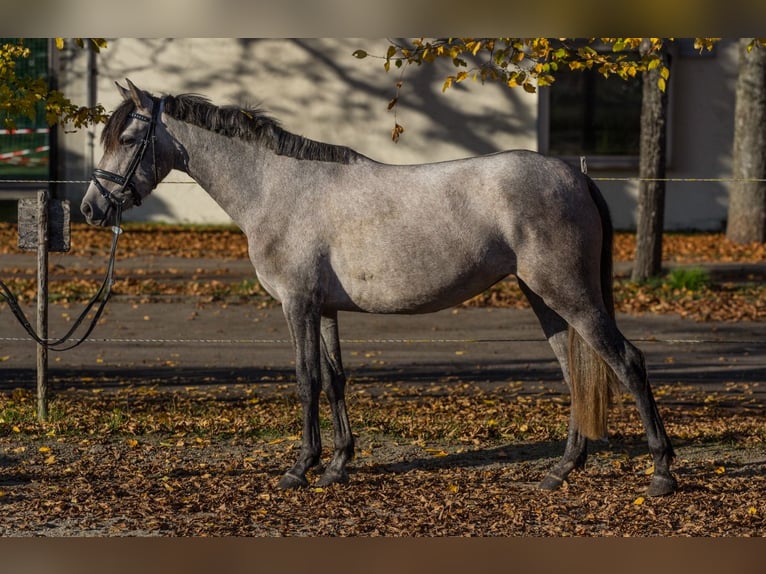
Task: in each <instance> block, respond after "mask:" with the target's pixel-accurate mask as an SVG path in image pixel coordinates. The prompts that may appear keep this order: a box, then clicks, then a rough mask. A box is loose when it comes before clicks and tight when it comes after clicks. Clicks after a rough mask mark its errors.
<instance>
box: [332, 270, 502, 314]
mask: <svg viewBox="0 0 766 574" xmlns="http://www.w3.org/2000/svg"><path fill="white" fill-rule="evenodd" d="M507 275H508V273H503V274H498V273H497V272H494V273H482V274H471V275H468V276H460V277H456V278H447V279H452V280H446V281H445V280H444V279H445V277H444V276H443V275H440V276H438V277H435V278H433V279H435V280H431V281H423V280H422V277H417V276H415V277H407V276H405V275H402V276H398V275H391V274H387V275H385V276H381V277H376V276H375V275H374V274H370V273H360V274H359V275H358V276H357V277H355V278H354V280H348V281H346V282H345V284H344V282H343V281H342V280H341V281H340V282H339V284H338V288H339V289H338V290H334V291H335V293H334V296H332V295H331V297H330V299H335V301H334V303H331V305H332V306H334V307H336V308H338V309H341V310H348V311H363V312H369V313H430V312H434V311H440V310H442V309H446V308H448V307H453V306H455V305H459V304H460V303H462V302H463V301H465V300H467V299H470V298H471V297H473V296H474V295H477V294H479V293H481V292H482V291H484V290H486V289H488V288H489V287H491V286H492V285H494V284H495V283H497V282H498V281H500V280H501V279H503V278H504V277H506V276H507ZM339 279H340V278H339Z"/></svg>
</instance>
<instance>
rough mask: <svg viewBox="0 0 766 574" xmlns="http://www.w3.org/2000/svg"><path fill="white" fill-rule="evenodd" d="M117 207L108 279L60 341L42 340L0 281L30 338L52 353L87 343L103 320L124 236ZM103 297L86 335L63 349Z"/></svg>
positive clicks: (7, 298)
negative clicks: (115, 264)
mask: <svg viewBox="0 0 766 574" xmlns="http://www.w3.org/2000/svg"><path fill="white" fill-rule="evenodd" d="M115 206H116V207H115V209H116V211H115V224H114V225H113V226H112V246H111V249H110V252H109V263H108V264H107V268H106V277H104V281H103V283H101V287H99V289H98V291H97V292H96V294H95V295H94V296H93V297H92V298H91V300H90V301H89V302H88V304H87V305H86V306H85V309H84V310H83V311H82V313H80V316H79V317H78V318H77V320H76V321H75V322H74V325H72V328H71V329H69V331H68V332H67V333H66V334H65V335H64V336H63V337H61V338H60V339H56V340H55V341H52V340H50V339H42V338H40V336H39V335H38V334H37V333H36V332H35V330H34V328H33V327H32V325H31V324H30V322H29V320H28V319H27V317H26V315H25V314H24V311H23V309H22V308H21V306H20V305H19V302H18V299H16V297H15V296H14V295H13V293H12V292H11V290H10V289H9V288H8V286H7V285H6V284H5V283H4V282H3V281H2V280H1V279H0V290H2V295H3V296H4V297H5V299H6V300H7V301H8V307H9V308H10V309H11V311H12V312H13V315H14V316H15V317H16V319H17V320H18V322H19V324H21V326H22V327H24V330H25V331H26V332H27V333H28V334H29V336H30V337H32V339H34V340H35V341H36V342H37V343H38V344H39V345H42V346H43V347H45V348H46V349H49V350H51V351H68V350H70V349H74V348H75V347H77V346H79V345H81V344H82V343H83V342H85V340H86V339H87V338H88V336H89V335H90V334H91V333H92V332H93V329H94V328H95V327H96V323H98V321H99V319H100V318H101V314H102V313H103V312H104V307H106V302H107V301H108V300H109V297H111V295H112V285H114V261H115V256H116V254H117V241H118V240H119V238H120V235H122V228H121V227H120V222H121V219H122V206H121V205H120V204H119V203H115ZM38 296H39V295H38ZM102 296H103V298H102V299H101V301H100V303H99V305H98V308H97V309H96V313H95V314H94V315H93V318H92V319H91V322H90V325H88V328H87V330H86V331H85V334H84V335H83V336H82V337H81V338H80V339H79V340H77V341H76V342H75V343H73V344H71V345H68V346H64V347H62V346H61V345H63V344H64V343H66V342H67V341H69V340H70V339H71V338H72V335H74V332H75V331H76V330H77V329H78V328H79V327H80V325H81V324H82V322H83V321H84V320H85V318H86V316H87V315H88V313H89V312H90V310H91V309H92V308H93V306H94V305H95V304H96V303H97V302H98V301H99V298H100V297H102Z"/></svg>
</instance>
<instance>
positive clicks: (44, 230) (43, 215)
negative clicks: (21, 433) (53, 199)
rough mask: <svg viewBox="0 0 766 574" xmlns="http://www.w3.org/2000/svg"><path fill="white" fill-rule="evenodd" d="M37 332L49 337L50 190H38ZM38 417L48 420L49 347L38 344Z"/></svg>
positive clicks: (42, 336) (41, 335) (44, 337)
mask: <svg viewBox="0 0 766 574" xmlns="http://www.w3.org/2000/svg"><path fill="white" fill-rule="evenodd" d="M37 333H38V335H39V337H40V338H41V339H43V340H46V339H47V338H48V191H47V190H42V191H38V192H37ZM37 418H38V419H39V420H40V421H46V420H48V349H47V348H46V347H45V346H43V345H40V344H38V345H37Z"/></svg>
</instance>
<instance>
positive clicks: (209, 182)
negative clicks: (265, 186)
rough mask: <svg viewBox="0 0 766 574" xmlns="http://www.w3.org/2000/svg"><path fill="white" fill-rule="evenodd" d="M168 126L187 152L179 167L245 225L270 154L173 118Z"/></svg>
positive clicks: (233, 217)
mask: <svg viewBox="0 0 766 574" xmlns="http://www.w3.org/2000/svg"><path fill="white" fill-rule="evenodd" d="M166 125H167V126H168V132H169V133H170V134H171V136H173V137H174V138H175V140H176V141H177V142H178V144H179V145H180V146H181V148H182V149H183V152H184V155H185V160H184V162H183V164H182V165H176V166H175V167H176V169H179V170H181V171H184V172H186V173H187V174H188V175H189V176H190V177H191V178H192V179H193V180H194V181H196V182H197V183H198V184H199V185H200V186H201V187H202V188H203V189H204V190H205V191H206V192H207V193H208V195H210V197H211V198H212V199H213V200H214V201H215V202H216V203H217V204H218V205H219V206H220V207H221V208H222V209H223V210H224V211H225V212H226V213H227V215H229V217H231V218H232V219H233V220H234V222H235V223H237V224H238V225H239V226H240V227H242V226H243V224H244V223H245V221H247V220H248V219H249V218H250V217H251V216H250V215H249V212H250V211H252V210H254V209H257V207H258V197H259V189H260V188H261V179H262V178H261V170H262V169H263V164H264V161H263V159H264V157H265V156H266V155H267V154H265V153H264V152H263V151H262V150H259V149H258V146H257V145H256V144H254V143H252V142H245V141H243V140H240V139H237V138H231V137H226V136H223V135H220V134H217V133H215V132H211V131H209V130H205V129H203V128H199V127H196V126H192V125H190V124H186V123H184V122H180V121H178V120H174V119H172V118H171V119H169V120H168V122H167V124H166ZM235 158H236V160H235ZM244 170H246V171H247V173H243V171H244Z"/></svg>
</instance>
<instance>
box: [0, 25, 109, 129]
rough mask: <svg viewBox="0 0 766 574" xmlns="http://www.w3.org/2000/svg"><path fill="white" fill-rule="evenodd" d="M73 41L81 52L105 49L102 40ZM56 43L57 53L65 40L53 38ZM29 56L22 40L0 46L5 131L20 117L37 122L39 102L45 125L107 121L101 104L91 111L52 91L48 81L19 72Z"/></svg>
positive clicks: (0, 101) (0, 99) (76, 125)
mask: <svg viewBox="0 0 766 574" xmlns="http://www.w3.org/2000/svg"><path fill="white" fill-rule="evenodd" d="M72 41H73V42H74V44H75V45H77V46H78V47H79V48H83V49H85V48H87V49H91V50H95V51H99V50H100V49H101V48H104V47H106V41H105V40H104V39H103V38H89V39H83V38H74V39H72ZM55 44H56V48H57V49H58V50H63V49H64V47H65V46H66V41H65V40H64V38H56V41H55ZM30 55H31V50H30V49H29V48H28V47H27V46H25V45H24V40H23V39H21V38H20V39H18V40H17V41H16V42H15V43H5V44H2V45H0V119H2V123H3V127H4V129H9V130H13V129H15V128H16V121H17V120H18V119H19V118H29V119H30V120H33V121H34V120H35V119H38V118H37V116H38V114H39V113H40V106H39V105H38V104H40V103H42V104H43V106H42V109H43V110H44V111H43V113H44V114H45V122H46V123H47V124H48V125H54V124H57V123H62V124H71V125H72V126H73V127H74V128H81V127H84V126H87V125H90V124H93V123H100V122H103V121H105V120H106V117H107V116H106V112H105V110H104V108H103V107H102V106H101V105H96V106H94V107H92V108H91V107H87V106H79V105H77V104H75V103H73V102H72V101H71V100H70V99H69V98H67V97H66V96H65V95H64V94H63V93H62V92H61V91H60V90H56V89H51V87H50V86H49V84H48V81H47V79H45V78H41V77H34V76H31V75H28V74H24V73H21V72H19V71H18V68H17V65H18V64H19V62H21V61H22V60H26V59H28V58H29V57H30Z"/></svg>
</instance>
